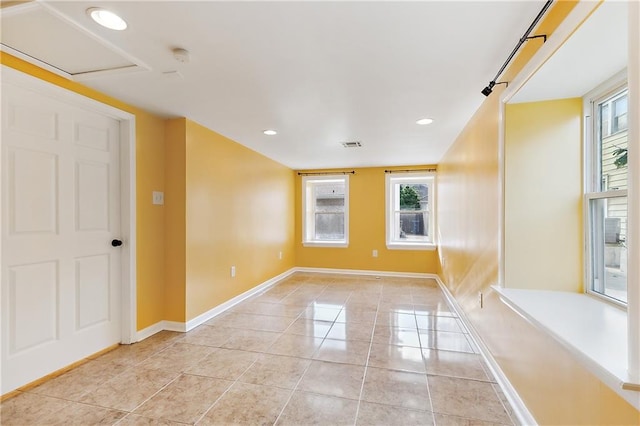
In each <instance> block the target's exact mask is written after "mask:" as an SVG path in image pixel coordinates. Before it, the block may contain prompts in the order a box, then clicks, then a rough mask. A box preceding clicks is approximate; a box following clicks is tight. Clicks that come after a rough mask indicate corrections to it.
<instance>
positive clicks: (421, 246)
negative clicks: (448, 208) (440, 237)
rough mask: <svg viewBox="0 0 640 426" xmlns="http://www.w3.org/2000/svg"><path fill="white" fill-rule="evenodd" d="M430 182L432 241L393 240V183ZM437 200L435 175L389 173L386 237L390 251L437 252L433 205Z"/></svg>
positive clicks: (386, 179)
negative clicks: (435, 199) (424, 180)
mask: <svg viewBox="0 0 640 426" xmlns="http://www.w3.org/2000/svg"><path fill="white" fill-rule="evenodd" d="M423 179H427V180H428V185H429V200H428V204H427V206H428V207H427V209H428V211H429V223H428V226H429V235H430V236H431V241H425V242H423V241H412V242H399V241H395V240H393V229H392V224H391V220H392V218H393V214H392V212H393V210H394V206H393V198H392V196H391V195H392V194H391V191H392V181H394V182H393V183H396V182H397V181H400V183H402V182H403V181H405V182H411V181H416V180H423ZM434 198H435V173H431V172H427V173H425V172H406V173H387V174H386V177H385V228H386V230H385V235H386V245H387V249H389V250H435V249H436V247H437V245H436V240H435V234H434V232H435V228H436V226H435V223H436V217H435V210H434V205H433V200H434Z"/></svg>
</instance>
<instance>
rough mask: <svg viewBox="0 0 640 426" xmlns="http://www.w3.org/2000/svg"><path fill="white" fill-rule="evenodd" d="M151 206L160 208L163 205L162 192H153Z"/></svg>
mask: <svg viewBox="0 0 640 426" xmlns="http://www.w3.org/2000/svg"><path fill="white" fill-rule="evenodd" d="M153 204H156V205H158V206H162V205H163V204H164V192H160V191H153Z"/></svg>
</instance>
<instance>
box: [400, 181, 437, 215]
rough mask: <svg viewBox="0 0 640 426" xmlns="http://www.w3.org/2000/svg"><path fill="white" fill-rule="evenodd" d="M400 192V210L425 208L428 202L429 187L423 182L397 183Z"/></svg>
mask: <svg viewBox="0 0 640 426" xmlns="http://www.w3.org/2000/svg"><path fill="white" fill-rule="evenodd" d="M396 188H397V189H396V190H397V191H399V194H400V210H409V211H411V210H425V209H426V208H427V207H426V206H427V203H428V200H429V198H428V196H429V193H428V191H429V187H428V186H427V185H424V184H397V185H396Z"/></svg>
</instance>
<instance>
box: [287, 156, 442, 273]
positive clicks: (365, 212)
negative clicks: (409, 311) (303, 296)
mask: <svg viewBox="0 0 640 426" xmlns="http://www.w3.org/2000/svg"><path fill="white" fill-rule="evenodd" d="M431 167H434V166H420V167H418V166H416V167H401V169H415V168H431ZM386 169H390V168H389V167H387V168H386ZM391 169H392V168H391ZM350 170H351V169H350ZM353 170H355V172H356V173H355V174H354V175H350V176H349V247H347V248H330V247H304V246H303V245H302V221H301V218H302V177H301V176H296V189H295V217H296V237H295V244H296V265H297V266H301V267H312V268H337V269H360V270H375V271H393V272H420V273H434V274H435V273H436V272H437V268H438V254H437V251H427V250H388V249H387V246H386V237H385V173H384V171H385V168H381V167H371V168H361V169H353ZM314 171H316V172H317V171H318V170H314ZM322 171H325V170H322ZM373 250H378V257H377V258H375V257H373V256H372V251H373Z"/></svg>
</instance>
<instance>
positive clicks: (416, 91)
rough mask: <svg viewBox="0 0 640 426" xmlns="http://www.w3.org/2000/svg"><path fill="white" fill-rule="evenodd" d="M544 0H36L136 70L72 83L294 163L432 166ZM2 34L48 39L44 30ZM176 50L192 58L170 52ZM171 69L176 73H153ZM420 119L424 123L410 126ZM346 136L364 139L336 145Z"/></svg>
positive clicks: (70, 46)
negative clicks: (107, 16)
mask: <svg viewBox="0 0 640 426" xmlns="http://www.w3.org/2000/svg"><path fill="white" fill-rule="evenodd" d="M543 3H544V2H543V1H542V0H536V1H494V2H485V1H468V2H459V1H438V2H435V1H432V2H391V1H390V2H346V1H343V2H267V1H258V2H213V1H209V2H207V1H199V2H196V1H194V2H190V1H159V2H156V1H126V2H125V1H123V2H104V1H91V2H88V1H71V2H60V1H51V2H42V4H43V5H44V6H46V7H47V8H50V9H52V10H53V11H55V12H56V13H59V14H61V16H62V17H63V18H65V19H68V20H69V21H70V22H72V24H73V25H75V26H77V27H80V28H81V29H83V31H84V33H85V34H88V35H87V37H93V38H97V39H99V40H101V41H102V42H105V45H108V46H111V47H112V48H114V49H115V51H118V52H121V53H123V54H124V55H125V56H126V57H127V58H128V59H130V60H132V62H134V63H136V64H144V67H147V68H148V70H147V71H145V72H140V71H139V70H138V72H136V73H115V74H106V75H105V74H101V75H100V76H96V77H95V78H92V79H89V80H85V81H83V84H86V85H88V86H90V87H93V88H95V89H97V90H100V91H102V92H104V93H106V94H109V95H111V96H114V97H116V98H119V99H121V100H123V101H125V102H128V103H130V104H133V105H136V106H139V107H142V108H144V109H146V110H149V111H151V112H153V113H156V114H159V115H161V116H164V117H179V116H185V117H187V118H189V119H191V120H194V121H196V122H198V123H200V124H202V125H204V126H206V127H208V128H210V129H212V130H215V131H217V132H219V133H221V134H223V135H225V136H227V137H229V138H231V139H233V140H235V141H237V142H239V143H241V144H243V145H245V146H247V147H249V148H251V149H254V150H255V151H258V152H260V153H262V154H264V155H266V156H268V157H270V158H273V159H275V160H277V161H279V162H281V163H283V164H285V165H287V166H289V167H291V168H294V169H311V168H328V167H358V166H376V165H409V164H430V163H438V162H439V161H440V159H441V158H442V156H443V154H444V153H445V152H446V150H447V149H448V148H449V146H450V145H451V144H452V143H453V141H454V140H455V138H456V136H457V135H458V134H459V132H460V131H461V130H462V128H463V126H464V125H465V124H466V123H467V121H468V120H469V118H470V117H471V115H472V114H473V113H474V112H475V110H476V109H477V108H478V107H479V105H480V104H481V103H482V101H483V100H484V96H482V95H481V94H480V90H481V89H482V88H483V87H484V86H485V85H486V84H487V83H488V82H489V80H491V79H492V78H493V77H494V75H495V72H496V71H497V70H498V69H499V68H500V66H501V65H502V63H503V62H504V60H505V59H506V57H507V56H508V54H509V53H510V52H511V50H512V49H513V47H514V46H515V44H516V43H517V41H518V39H519V38H520V37H521V36H522V34H523V33H524V31H525V30H526V28H527V27H528V26H529V24H530V23H531V21H532V20H533V19H534V17H535V16H536V15H537V13H538V12H539V10H540V9H541V8H542V6H543ZM96 6H102V7H105V8H108V9H110V10H112V11H114V12H116V13H118V14H119V15H120V16H122V17H123V18H124V19H125V20H126V21H127V22H128V24H129V28H128V29H127V30H126V31H121V32H116V31H110V30H107V29H104V28H101V27H98V26H97V25H96V24H95V23H93V21H91V20H90V19H89V17H88V16H87V14H86V12H85V11H86V9H87V8H89V7H96ZM3 20H4V17H3ZM2 31H3V34H2V36H3V39H4V38H6V37H8V36H9V35H11V36H12V37H14V38H16V37H17V38H21V37H24V38H28V39H29V40H30V43H27V44H31V45H36V46H37V45H39V44H43V45H44V44H47V43H58V39H57V37H58V33H56V32H55V31H53V30H50V29H49V28H47V27H46V26H40V27H38V29H36V30H33V29H29V28H28V25H20V26H18V28H17V29H16V28H14V29H13V30H12V31H17V33H11V34H8V33H6V32H5V27H4V26H3V30H2ZM77 43H78V45H80V44H81V40H77ZM63 45H64V46H65V48H66V49H67V52H75V51H77V50H76V48H77V46H76V45H75V43H74V42H73V41H70V42H69V41H67V42H65V43H64V44H63ZM175 47H181V48H185V49H188V50H189V51H190V52H191V61H190V62H189V63H186V64H183V63H179V62H177V61H176V60H175V59H174V58H173V56H172V53H171V49H172V48H175ZM79 56H80V55H79ZM171 71H179V73H180V74H181V75H182V76H183V78H168V77H167V76H166V75H163V73H166V72H171ZM422 117H430V118H433V119H434V120H435V121H434V123H433V124H431V125H428V126H418V125H416V124H415V121H416V120H417V119H419V118H422ZM264 129H276V130H278V132H279V133H278V135H276V136H271V137H269V136H265V135H263V134H262V130H264ZM355 140H357V141H362V145H363V147H362V148H356V149H346V148H343V147H342V145H341V144H340V143H341V142H344V141H355Z"/></svg>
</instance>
